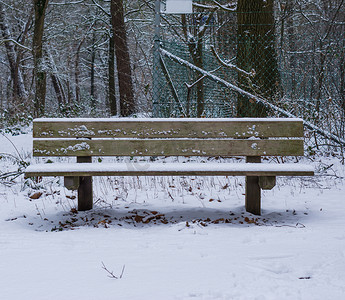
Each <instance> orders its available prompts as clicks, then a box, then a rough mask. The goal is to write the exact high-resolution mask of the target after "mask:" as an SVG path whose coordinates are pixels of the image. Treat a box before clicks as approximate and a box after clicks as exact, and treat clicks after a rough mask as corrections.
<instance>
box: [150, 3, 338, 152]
mask: <svg viewBox="0 0 345 300" xmlns="http://www.w3.org/2000/svg"><path fill="white" fill-rule="evenodd" d="M226 2H228V1H224V5H225V3H226ZM214 3H215V2H214V1H211V0H210V1H194V12H193V14H188V15H170V14H164V13H163V14H161V19H160V28H159V29H160V32H159V36H156V48H155V51H154V73H153V79H154V82H155V89H154V97H153V99H154V101H153V116H154V117H275V116H279V117H291V116H296V117H301V118H303V119H304V120H305V121H306V125H307V128H309V129H310V136H313V133H317V134H318V136H317V138H315V139H314V138H313V139H311V140H310V144H311V148H315V147H318V146H319V145H321V144H325V143H327V144H328V143H330V141H332V143H334V142H335V144H334V145H338V146H339V145H341V146H343V145H344V132H345V119H344V115H345V71H344V69H345V68H344V64H345V51H344V49H345V42H344V41H345V23H344V22H338V21H337V20H338V19H339V18H340V19H341V18H343V17H344V16H345V9H344V8H343V7H335V8H334V9H333V10H332V11H329V12H328V15H329V19H328V21H327V22H326V21H324V20H323V19H325V14H322V15H321V16H319V18H320V19H321V21H320V22H319V23H316V21H318V19H317V17H316V16H315V15H316V13H317V11H314V10H303V11H302V9H301V7H299V8H298V7H292V8H291V10H290V11H286V9H285V10H283V9H281V7H275V9H274V11H275V13H274V15H272V18H273V20H274V23H272V24H269V22H267V19H269V18H268V17H267V16H266V17H265V19H264V20H266V21H262V24H254V23H253V24H246V23H240V20H243V19H245V18H244V17H243V16H239V14H240V13H239V12H238V10H237V11H236V10H233V11H232V10H231V9H230V8H229V9H228V10H224V9H221V7H218V9H214V10H212V7H214ZM195 4H196V5H195ZM198 4H200V6H198ZM220 5H221V3H220ZM205 7H208V8H207V9H206V8H205ZM308 9H310V7H309V8H308ZM241 13H242V14H249V15H250V14H260V13H262V14H267V13H269V12H241ZM249 17H251V16H249ZM245 20H246V19H245ZM322 20H323V21H322ZM331 21H333V22H332V23H331ZM265 22H266V23H265ZM158 45H159V47H158ZM309 125H310V126H309Z"/></svg>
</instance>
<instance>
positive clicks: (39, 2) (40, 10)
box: [32, 0, 49, 117]
mask: <svg viewBox="0 0 345 300" xmlns="http://www.w3.org/2000/svg"><path fill="white" fill-rule="evenodd" d="M48 2H49V0H34V9H35V24H34V36H33V46H32V52H33V58H34V76H35V88H36V90H35V112H34V113H35V116H36V117H39V116H43V114H44V107H45V98H46V84H47V83H46V78H47V75H46V71H45V66H44V62H43V51H42V48H43V47H42V40H43V32H44V19H45V12H46V9H47V6H48Z"/></svg>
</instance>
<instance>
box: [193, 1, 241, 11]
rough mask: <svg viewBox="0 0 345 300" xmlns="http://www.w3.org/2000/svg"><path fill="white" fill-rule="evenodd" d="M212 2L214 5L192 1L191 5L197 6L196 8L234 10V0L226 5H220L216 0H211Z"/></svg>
mask: <svg viewBox="0 0 345 300" xmlns="http://www.w3.org/2000/svg"><path fill="white" fill-rule="evenodd" d="M212 2H213V3H214V4H215V5H206V4H201V3H195V2H193V6H194V7H198V8H203V9H215V8H220V9H222V10H225V11H232V12H233V11H236V2H233V3H228V4H226V5H222V4H220V3H218V2H217V1H215V0H212Z"/></svg>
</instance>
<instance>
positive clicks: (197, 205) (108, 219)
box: [0, 134, 345, 300]
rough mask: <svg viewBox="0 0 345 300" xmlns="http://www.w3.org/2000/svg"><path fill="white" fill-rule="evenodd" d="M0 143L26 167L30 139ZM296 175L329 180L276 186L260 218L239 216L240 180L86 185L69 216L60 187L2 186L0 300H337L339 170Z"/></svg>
mask: <svg viewBox="0 0 345 300" xmlns="http://www.w3.org/2000/svg"><path fill="white" fill-rule="evenodd" d="M7 137H8V138H9V139H10V140H11V141H12V143H13V144H14V145H15V146H16V148H17V150H15V148H14V147H13V145H12V144H11V143H10V142H9V141H8V140H7V139H6V138H4V136H2V135H0V153H7V154H11V155H14V156H18V152H19V154H20V155H21V156H22V157H23V159H29V158H27V154H28V153H29V152H31V151H32V135H31V134H26V135H20V136H17V137H10V136H7ZM17 151H18V152H17ZM303 163H306V164H308V165H310V168H312V169H317V170H322V169H323V170H325V169H327V172H326V173H322V174H320V173H318V174H317V175H316V176H315V177H312V178H311V177H305V178H295V177H294V178H278V180H277V186H276V187H275V188H274V189H273V190H271V191H264V192H263V200H262V206H263V212H262V216H253V215H251V214H249V213H246V212H245V210H244V208H243V204H244V196H243V193H244V188H243V184H244V180H243V178H241V177H229V178H226V177H221V176H220V177H197V178H177V177H176V178H171V177H161V178H159V177H158V178H151V177H148V178H133V177H124V178H122V177H121V178H106V177H100V178H95V182H94V189H95V190H94V193H95V196H94V199H95V200H96V201H95V202H96V203H95V208H94V209H93V210H91V211H88V212H79V213H76V212H75V210H74V209H73V208H74V207H75V206H76V200H75V199H73V198H74V197H75V193H73V192H71V191H68V190H66V189H64V188H63V187H61V186H60V185H59V184H58V182H59V179H58V178H56V179H53V178H44V179H43V181H42V182H40V183H37V184H36V185H34V184H32V183H31V185H30V184H29V186H28V185H25V184H24V179H23V177H22V176H21V177H18V178H17V179H16V182H15V183H14V184H12V185H9V184H4V183H2V182H0V253H1V260H0V276H1V280H0V297H1V299H11V300H16V299H20V300H23V299H35V300H40V299H42V300H43V299H52V300H54V299H86V300H92V299H105V300H107V299H109V300H110V299H168V300H170V299H184V300H185V299H188V300H190V299H236V300H242V299H243V300H245V299H260V300H261V299H262V300H271V299H272V300H275V299H293V300H296V299H301V300H309V299H310V300H324V299H344V296H345V232H344V228H345V218H344V209H345V202H344V193H345V186H344V178H345V168H344V166H343V165H341V164H340V162H339V160H338V159H336V158H327V157H320V158H318V157H315V158H313V159H312V160H307V159H305V160H303ZM157 164H158V162H157ZM332 164H333V166H332ZM17 167H18V166H17V165H16V164H15V163H14V162H13V160H12V159H11V158H10V157H8V156H6V157H5V156H3V157H2V158H1V159H0V170H1V172H7V171H9V170H15V169H17ZM35 193H42V194H41V196H40V197H38V198H37V199H34V197H33V195H34V194H35ZM29 196H31V197H33V198H32V199H31V198H29ZM102 262H103V263H104V265H105V266H106V267H107V269H108V270H109V271H113V274H114V275H115V276H117V277H119V276H120V274H121V271H122V268H123V266H125V269H124V272H123V276H122V278H118V279H114V278H109V277H108V276H107V275H109V274H108V273H107V272H106V271H105V270H104V269H102Z"/></svg>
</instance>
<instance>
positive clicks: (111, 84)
mask: <svg viewBox="0 0 345 300" xmlns="http://www.w3.org/2000/svg"><path fill="white" fill-rule="evenodd" d="M114 48H115V45H114V31H113V30H111V31H110V37H109V54H108V88H109V90H108V96H109V106H110V114H111V115H112V116H115V115H116V114H117V107H116V96H115V49H114Z"/></svg>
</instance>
